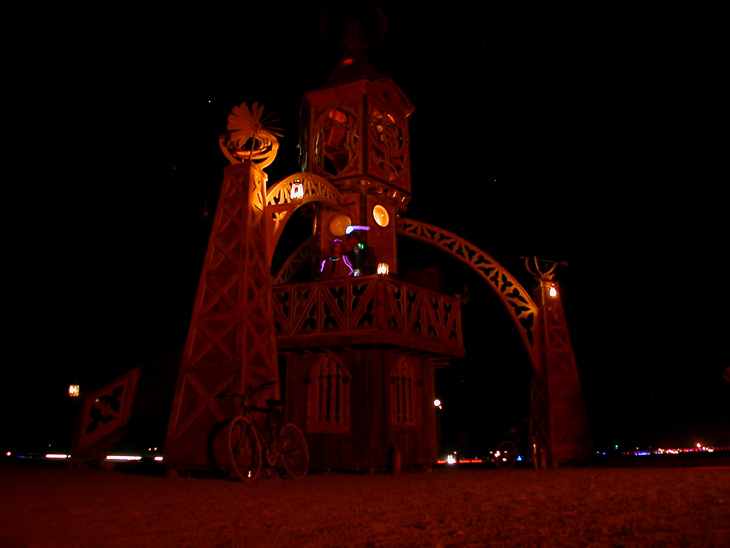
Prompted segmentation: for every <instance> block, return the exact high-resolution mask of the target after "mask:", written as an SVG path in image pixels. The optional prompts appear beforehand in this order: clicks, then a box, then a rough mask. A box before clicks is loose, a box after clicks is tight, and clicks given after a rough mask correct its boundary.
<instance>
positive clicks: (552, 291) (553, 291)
mask: <svg viewBox="0 0 730 548" xmlns="http://www.w3.org/2000/svg"><path fill="white" fill-rule="evenodd" d="M550 296H551V297H557V296H558V290H557V289H555V284H552V285H551V286H550Z"/></svg>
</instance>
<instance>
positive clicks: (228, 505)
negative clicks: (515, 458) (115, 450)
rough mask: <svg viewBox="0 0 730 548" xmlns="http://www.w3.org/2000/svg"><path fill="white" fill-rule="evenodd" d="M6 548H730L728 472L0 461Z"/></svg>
mask: <svg viewBox="0 0 730 548" xmlns="http://www.w3.org/2000/svg"><path fill="white" fill-rule="evenodd" d="M0 494H1V495H2V496H1V501H0V546H3V547H14V546H44V547H47V546H61V547H66V546H74V547H77V546H78V547H83V546H95V547H98V546H127V547H128V546H247V547H256V546H276V547H286V546H297V547H301V546H312V547H313V546H317V547H321V546H350V547H356V546H357V547H360V546H362V547H381V546H398V547H402V546H441V547H447V546H642V547H643V546H717V547H720V546H722V547H727V546H730V469H728V467H723V468H699V467H691V468H690V467H672V468H626V467H624V468H609V467H605V468H560V469H547V470H531V469H513V470H509V471H499V470H494V469H465V468H462V469H437V470H434V471H433V472H430V473H425V472H422V473H404V474H402V475H400V476H393V475H356V474H343V473H334V472H330V473H325V474H313V475H310V476H307V477H306V478H304V479H302V480H299V481H293V480H284V479H280V478H278V477H276V478H270V479H265V480H259V481H258V482H256V483H254V484H243V483H238V482H234V481H225V480H220V479H204V478H177V479H165V478H161V477H150V476H144V475H137V474H129V473H122V472H109V471H103V470H65V469H60V468H52V467H48V466H37V465H2V466H0Z"/></svg>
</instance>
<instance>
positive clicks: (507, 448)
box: [494, 440, 520, 470]
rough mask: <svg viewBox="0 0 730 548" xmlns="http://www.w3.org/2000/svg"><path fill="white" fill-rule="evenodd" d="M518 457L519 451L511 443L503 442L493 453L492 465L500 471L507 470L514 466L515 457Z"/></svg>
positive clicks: (515, 445) (513, 443)
mask: <svg viewBox="0 0 730 548" xmlns="http://www.w3.org/2000/svg"><path fill="white" fill-rule="evenodd" d="M519 456H520V450H519V449H518V448H517V444H515V442H513V441H509V440H507V441H503V442H502V443H500V444H499V445H498V446H497V449H496V450H495V451H494V464H495V465H496V466H497V468H499V469H500V470H508V469H509V468H512V467H513V466H514V465H515V462H517V457H519Z"/></svg>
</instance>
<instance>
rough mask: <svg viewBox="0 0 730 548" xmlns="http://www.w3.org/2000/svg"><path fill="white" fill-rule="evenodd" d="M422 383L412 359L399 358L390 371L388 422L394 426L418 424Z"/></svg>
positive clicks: (421, 399)
mask: <svg viewBox="0 0 730 548" xmlns="http://www.w3.org/2000/svg"><path fill="white" fill-rule="evenodd" d="M422 404H423V383H422V382H421V380H420V379H419V378H418V375H417V374H416V368H415V366H414V363H413V360H411V359H410V358H407V357H403V358H400V359H399V360H398V361H396V362H395V364H394V365H393V369H392V370H391V372H390V422H391V424H392V425H394V426H420V424H421V406H422Z"/></svg>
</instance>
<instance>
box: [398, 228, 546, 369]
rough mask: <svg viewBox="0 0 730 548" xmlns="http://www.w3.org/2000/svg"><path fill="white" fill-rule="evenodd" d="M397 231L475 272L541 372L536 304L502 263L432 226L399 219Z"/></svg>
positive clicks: (461, 239)
mask: <svg viewBox="0 0 730 548" xmlns="http://www.w3.org/2000/svg"><path fill="white" fill-rule="evenodd" d="M396 230H397V233H398V234H399V235H401V236H405V237H407V238H413V239H414V240H419V241H422V242H426V243H427V244H430V245H432V246H434V247H437V248H439V249H441V250H442V251H445V252H446V253H448V254H449V255H451V256H453V257H456V258H457V259H458V260H459V261H461V262H462V263H464V264H465V265H467V266H468V267H469V268H471V269H472V270H473V271H474V272H476V273H477V274H479V276H481V277H482V278H483V279H484V281H486V282H487V285H489V287H491V288H492V289H493V290H494V292H495V293H496V294H497V296H498V297H499V299H500V300H501V301H502V304H504V306H505V308H506V309H507V311H508V312H509V314H510V317H511V318H512V321H513V322H514V324H515V326H516V328H517V331H518V333H519V334H520V337H521V338H522V342H523V344H524V345H525V349H526V350H527V353H528V355H529V356H530V361H531V362H532V367H533V369H534V372H535V374H536V375H538V376H539V375H540V374H541V373H542V367H543V366H542V361H541V360H540V356H539V348H538V346H539V341H538V333H537V320H538V314H539V311H538V307H537V305H536V304H535V302H534V301H533V300H532V299H531V298H530V295H529V293H527V291H525V289H524V288H523V287H522V286H521V285H520V283H519V282H518V281H517V280H516V279H515V278H514V276H512V274H510V273H509V271H507V269H505V268H504V267H503V266H502V265H500V264H499V263H498V262H497V261H495V260H494V259H493V258H492V257H490V256H489V255H488V254H487V253H485V252H484V251H482V250H481V249H479V248H478V247H476V246H475V245H473V244H471V243H469V242H468V241H466V240H465V239H463V238H460V237H459V236H457V235H456V234H453V233H451V232H448V231H446V230H443V229H441V228H438V227H436V226H433V225H430V224H427V223H422V222H420V221H413V220H410V219H403V218H399V219H398V223H397V226H396Z"/></svg>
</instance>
